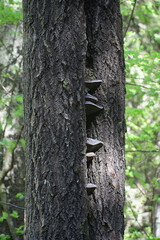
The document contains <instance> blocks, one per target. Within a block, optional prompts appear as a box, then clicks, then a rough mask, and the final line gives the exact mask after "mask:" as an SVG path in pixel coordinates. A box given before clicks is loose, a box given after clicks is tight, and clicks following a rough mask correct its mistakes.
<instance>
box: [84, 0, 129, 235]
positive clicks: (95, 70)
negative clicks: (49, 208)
mask: <svg viewBox="0 0 160 240" xmlns="http://www.w3.org/2000/svg"><path fill="white" fill-rule="evenodd" d="M85 10H86V15H87V38H88V52H87V66H88V68H89V72H92V75H93V77H95V78H97V79H102V80H103V82H102V85H101V86H100V87H99V88H98V90H97V92H96V96H97V98H98V99H99V103H100V104H101V105H102V106H103V107H104V111H103V113H100V114H99V115H98V116H96V117H95V118H93V117H92V118H90V119H88V122H87V136H88V137H92V138H96V139H98V140H101V141H103V142H104V147H103V148H101V149H100V150H99V152H98V153H97V157H96V158H95V159H94V161H93V162H92V164H90V167H89V169H88V181H89V182H94V184H96V185H97V186H98V187H97V190H96V191H95V194H94V195H91V196H90V199H89V205H90V207H89V229H90V230H89V233H90V239H92V240H94V239H95V240H103V239H104V240H105V239H112V240H113V239H115V240H117V239H123V231H124V223H123V205H124V181H125V176H124V173H125V160H124V144H125V119H124V109H125V75H124V74H125V64H124V56H123V40H122V20H121V14H120V7H119V3H118V1H110V3H107V1H98V0H97V1H94V4H93V1H92V0H87V1H86V4H85Z"/></svg>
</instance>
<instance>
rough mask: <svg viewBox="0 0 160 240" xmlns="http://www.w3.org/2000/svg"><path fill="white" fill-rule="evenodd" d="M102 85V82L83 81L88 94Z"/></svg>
mask: <svg viewBox="0 0 160 240" xmlns="http://www.w3.org/2000/svg"><path fill="white" fill-rule="evenodd" d="M101 83H102V80H91V81H85V84H86V87H87V88H88V89H89V91H90V92H94V91H95V90H96V89H97V88H98V87H99V86H100V85H101Z"/></svg>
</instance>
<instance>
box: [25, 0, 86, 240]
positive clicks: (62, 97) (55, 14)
mask: <svg viewBox="0 0 160 240" xmlns="http://www.w3.org/2000/svg"><path fill="white" fill-rule="evenodd" d="M23 4H24V5H23V8H24V34H25V36H24V41H25V42H24V45H25V48H24V51H25V55H24V116H25V125H26V133H25V134H26V161H27V172H26V209H27V211H26V239H29V240H30V239H32V240H34V239H37V240H40V239H41V240H44V239H45V240H47V239H79V240H81V239H86V238H87V218H86V215H87V194H86V190H85V168H84V166H85V164H84V163H85V161H84V152H85V142H86V134H85V109H84V97H85V96H84V73H85V52H86V34H85V32H84V29H85V16H84V11H83V1H77V0H76V1H69V2H68V1H58V0H57V1H48V0H46V1H44V0H37V1H30V0H28V1H27V0H25V1H24V3H23Z"/></svg>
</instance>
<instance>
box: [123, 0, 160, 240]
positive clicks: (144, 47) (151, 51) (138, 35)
mask: <svg viewBox="0 0 160 240" xmlns="http://www.w3.org/2000/svg"><path fill="white" fill-rule="evenodd" d="M134 2H135V1H134V0H130V1H122V4H121V10H122V14H123V20H124V29H128V32H127V34H126V36H125V39H124V46H125V60H126V90H127V95H126V123H127V130H128V131H127V134H126V162H127V167H126V183H127V185H129V186H130V187H131V188H132V189H137V192H138V195H137V198H138V199H139V201H142V204H141V206H142V207H143V206H144V205H146V206H147V208H148V212H151V211H153V210H154V207H155V203H158V204H160V202H159V197H160V196H159V195H158V189H159V188H160V185H159V166H160V146H159V141H160V136H159V132H160V124H159V121H160V118H159V112H160V91H159V89H160V71H159V67H160V53H159V47H160V45H159V43H160V41H159V39H160V34H159V28H160V14H159V11H160V4H159V1H153V0H145V1H143V0H140V1H137V5H136V8H135V11H134V15H133V19H132V20H131V23H130V26H129V28H128V23H129V17H130V15H131V12H132V9H133V5H134ZM124 32H125V31H124ZM129 196H130V194H129V193H127V199H128V201H126V208H125V215H126V219H132V222H131V223H130V224H131V227H129V228H128V230H127V232H126V233H125V239H126V240H128V239H159V238H156V237H154V236H153V232H152V228H151V225H152V222H151V221H150V223H148V226H145V224H143V222H140V221H139V219H138V215H139V210H140V209H137V208H136V207H135V206H134V204H133V202H132V201H131V200H130V197H129ZM142 199H143V200H142ZM144 208H145V206H144ZM153 212H154V211H153ZM137 224H138V226H139V227H138V228H137ZM144 236H145V237H144Z"/></svg>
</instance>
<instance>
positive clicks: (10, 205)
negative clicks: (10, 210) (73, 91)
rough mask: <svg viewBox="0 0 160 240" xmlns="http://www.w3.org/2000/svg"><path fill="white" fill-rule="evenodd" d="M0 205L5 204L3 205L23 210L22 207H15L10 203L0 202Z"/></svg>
mask: <svg viewBox="0 0 160 240" xmlns="http://www.w3.org/2000/svg"><path fill="white" fill-rule="evenodd" d="M0 203H1V204H5V205H8V206H9V207H16V208H19V209H22V210H25V208H24V207H20V206H17V205H15V204H12V203H6V202H3V201H0Z"/></svg>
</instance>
